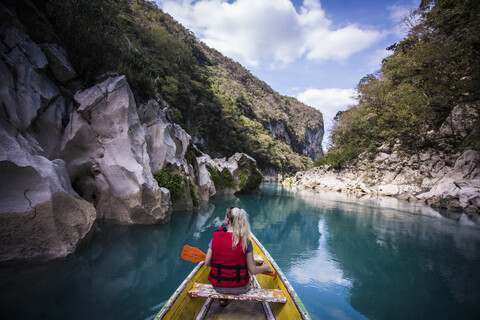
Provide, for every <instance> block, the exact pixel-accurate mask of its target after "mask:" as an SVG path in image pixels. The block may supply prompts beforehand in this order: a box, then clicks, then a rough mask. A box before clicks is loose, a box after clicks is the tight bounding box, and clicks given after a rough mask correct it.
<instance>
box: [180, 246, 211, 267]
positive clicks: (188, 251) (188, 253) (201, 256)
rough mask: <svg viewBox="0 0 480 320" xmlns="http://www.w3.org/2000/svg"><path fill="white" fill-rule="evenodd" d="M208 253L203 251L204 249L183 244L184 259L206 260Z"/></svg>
mask: <svg viewBox="0 0 480 320" xmlns="http://www.w3.org/2000/svg"><path fill="white" fill-rule="evenodd" d="M206 256H207V255H206V254H205V253H203V252H202V250H200V249H198V248H194V247H190V246H187V245H185V246H183V250H182V254H181V257H182V259H183V260H187V261H191V262H195V263H197V262H200V261H204V260H205V257H206Z"/></svg>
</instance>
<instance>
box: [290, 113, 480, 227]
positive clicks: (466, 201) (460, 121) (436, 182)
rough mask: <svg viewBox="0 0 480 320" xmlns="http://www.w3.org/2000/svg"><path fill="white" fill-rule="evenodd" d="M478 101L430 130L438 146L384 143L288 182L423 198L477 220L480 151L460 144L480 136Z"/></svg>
mask: <svg viewBox="0 0 480 320" xmlns="http://www.w3.org/2000/svg"><path fill="white" fill-rule="evenodd" d="M478 110H479V108H478V104H461V105H457V106H456V107H455V108H454V109H453V110H452V112H451V114H450V116H449V117H448V118H447V119H446V120H445V122H444V124H443V125H442V126H441V128H440V129H439V131H438V132H436V133H433V132H432V134H431V137H430V138H431V139H432V140H433V141H436V142H437V143H438V144H439V145H440V148H439V149H426V150H422V151H421V152H419V153H413V154H408V153H406V152H404V151H401V149H400V148H399V147H400V146H399V145H395V146H393V147H390V146H388V145H383V146H381V147H380V148H379V150H378V151H379V152H378V153H377V154H376V155H375V157H374V158H373V159H372V157H370V155H368V154H366V153H364V154H361V155H360V156H359V159H358V160H357V161H356V162H355V163H354V164H352V165H351V166H350V167H348V168H346V169H344V170H341V171H335V170H330V168H328V167H317V168H313V169H311V170H309V171H306V172H300V173H298V174H297V175H296V176H295V177H292V178H290V179H287V180H286V181H285V183H287V184H291V185H293V186H297V187H299V188H313V189H315V188H316V189H327V190H335V191H345V192H353V193H357V194H368V195H379V196H393V197H397V198H399V199H405V200H410V201H417V200H420V201H423V202H426V203H427V204H429V205H431V206H432V207H435V208H439V209H447V210H449V211H451V212H458V213H459V214H458V215H454V216H455V217H460V214H461V213H462V212H464V213H465V214H467V216H468V217H469V218H471V219H472V220H474V221H477V220H478V214H479V212H480V206H479V204H480V168H479V166H478V164H479V163H480V152H478V151H477V150H474V149H472V148H466V149H463V150H462V148H458V147H459V146H461V144H462V143H463V142H467V141H470V142H472V141H477V142H478V141H479V140H480V132H479V129H478V128H479V127H480V121H479V119H480V114H479V112H478Z"/></svg>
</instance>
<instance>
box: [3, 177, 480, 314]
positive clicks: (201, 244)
mask: <svg viewBox="0 0 480 320" xmlns="http://www.w3.org/2000/svg"><path fill="white" fill-rule="evenodd" d="M262 191H263V192H262V194H260V195H238V196H219V197H216V198H214V199H213V201H211V202H208V203H207V202H205V203H202V204H201V206H200V208H199V209H198V210H196V211H194V212H175V213H174V215H173V217H172V220H171V222H170V223H168V224H166V225H159V226H124V225H115V224H110V225H105V226H103V227H102V228H101V230H100V232H97V233H96V234H95V236H94V238H93V239H92V242H91V243H90V244H88V245H86V246H85V247H83V248H82V249H80V250H79V251H78V252H76V253H75V254H73V255H71V256H69V257H67V258H65V259H62V260H58V261H54V262H50V263H46V264H42V265H37V266H28V267H21V268H20V267H15V268H12V267H9V268H7V267H3V268H0V318H2V319H27V318H29V319H152V318H153V316H154V315H155V314H156V313H157V312H158V311H159V310H160V308H161V307H162V305H163V304H164V303H165V302H166V300H167V299H168V298H169V297H170V295H171V294H172V293H173V292H174V291H175V289H176V288H177V287H178V285H179V284H180V283H181V282H182V281H183V279H184V278H185V277H186V276H187V275H188V274H189V273H190V271H191V270H192V269H193V267H194V266H195V264H193V263H191V262H187V261H183V260H181V258H180V252H181V250H182V247H183V245H185V244H189V245H191V246H194V247H198V248H200V249H201V250H202V251H204V252H206V250H207V248H208V243H209V241H210V239H211V236H212V232H213V231H214V230H215V229H216V228H217V227H219V226H221V225H222V223H223V219H224V215H225V210H226V208H227V207H229V206H232V205H235V206H239V207H242V208H244V209H245V210H247V212H248V213H249V216H250V222H251V225H252V231H253V233H254V234H255V235H256V236H257V238H258V239H259V240H260V241H261V242H262V244H263V245H264V246H265V247H266V248H267V250H268V251H269V252H270V254H271V255H272V256H273V257H274V258H275V260H276V262H277V263H278V265H279V266H280V268H281V269H282V271H283V272H284V273H285V274H286V275H287V277H288V278H289V280H290V281H291V283H292V285H293V286H294V288H295V289H296V291H297V293H298V294H299V295H300V297H301V299H302V301H303V302H304V304H305V305H306V307H307V309H308V310H309V312H310V314H311V315H312V318H313V319H344V318H349V319H365V318H371V319H437V318H441V319H445V318H454V317H455V318H456V319H473V318H476V316H477V315H479V314H480V307H479V306H480V297H479V293H480V277H479V272H478V271H479V270H480V228H479V227H478V225H474V224H472V223H470V222H469V221H464V220H459V221H455V220H449V219H446V218H444V217H442V216H441V215H439V214H438V212H436V211H434V210H432V209H431V208H428V207H425V206H421V205H417V204H409V203H406V202H399V201H398V200H395V199H388V198H385V199H384V198H368V197H363V198H356V197H354V196H347V195H341V194H338V193H311V192H303V191H289V190H286V189H284V188H283V187H280V186H276V185H268V184H265V185H263V186H262Z"/></svg>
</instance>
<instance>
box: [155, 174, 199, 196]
mask: <svg viewBox="0 0 480 320" xmlns="http://www.w3.org/2000/svg"><path fill="white" fill-rule="evenodd" d="M153 177H154V178H155V180H157V183H158V186H159V187H161V188H167V189H168V190H170V195H171V197H172V199H173V200H175V199H178V198H179V197H180V196H181V195H182V192H183V188H184V186H185V183H186V182H184V180H183V178H182V176H181V175H179V174H178V173H173V172H172V171H171V169H170V168H168V167H163V168H162V169H161V170H160V171H158V172H157V173H156V174H154V176H153ZM190 192H192V191H191V190H190ZM192 200H193V198H192ZM197 203H198V201H197Z"/></svg>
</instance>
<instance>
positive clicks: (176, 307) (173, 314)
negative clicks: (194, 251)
mask: <svg viewBox="0 0 480 320" xmlns="http://www.w3.org/2000/svg"><path fill="white" fill-rule="evenodd" d="M251 240H252V244H253V253H254V254H259V255H261V256H262V258H263V261H265V263H268V264H269V265H270V266H271V267H272V269H274V270H275V271H277V273H278V276H277V277H275V278H274V277H272V276H267V275H263V274H258V275H257V279H258V282H259V283H260V285H261V287H262V288H268V289H280V290H282V291H283V293H284V294H285V296H286V297H287V302H286V303H285V304H282V303H269V305H270V307H271V309H272V311H273V314H274V316H275V318H276V319H278V320H290V319H310V316H309V315H308V313H307V311H306V310H305V307H304V306H303V304H302V302H301V301H300V299H299V298H298V296H297V295H296V293H295V290H293V288H292V287H291V285H290V283H289V282H288V280H286V278H285V276H284V275H283V273H282V271H281V270H280V269H279V268H278V266H277V265H276V263H275V261H273V259H272V258H271V257H270V255H269V254H268V252H266V250H265V249H264V248H263V246H262V245H261V244H260V243H259V242H258V240H257V239H256V238H255V236H252V238H251ZM209 273H210V268H209V267H206V266H205V265H204V263H203V262H200V263H199V264H198V265H197V267H196V268H195V269H194V270H193V271H192V272H191V273H190V275H189V276H188V277H187V278H186V279H185V280H184V281H183V283H182V284H181V285H180V287H179V288H178V289H177V290H176V291H175V293H174V294H173V295H172V297H171V298H170V299H169V300H168V301H167V303H166V304H165V305H164V307H163V308H162V310H160V312H159V313H158V314H157V316H156V317H155V318H154V320H158V319H195V318H196V316H197V314H198V313H199V312H200V310H201V308H202V306H203V304H204V303H205V301H206V298H191V297H190V296H189V295H188V291H189V290H190V289H191V288H192V287H193V284H194V283H195V282H199V283H209V282H208V279H207V276H208V274H209ZM206 319H250V320H253V319H265V315H264V313H263V307H262V305H261V303H260V302H250V301H231V302H230V303H229V304H228V306H227V307H225V308H220V307H219V306H218V301H217V300H214V301H213V303H212V305H211V307H210V310H209V313H208V314H207V316H206Z"/></svg>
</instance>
